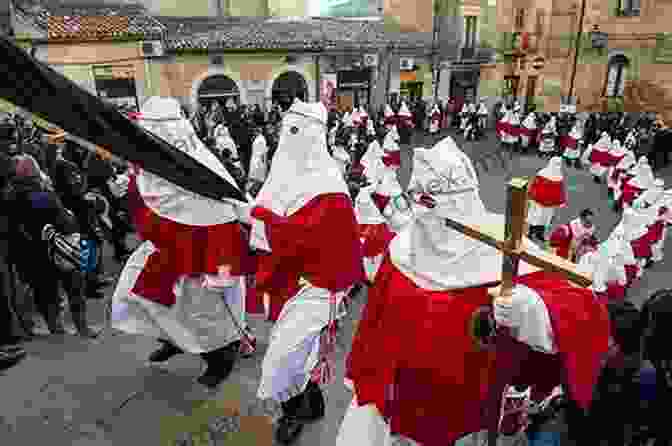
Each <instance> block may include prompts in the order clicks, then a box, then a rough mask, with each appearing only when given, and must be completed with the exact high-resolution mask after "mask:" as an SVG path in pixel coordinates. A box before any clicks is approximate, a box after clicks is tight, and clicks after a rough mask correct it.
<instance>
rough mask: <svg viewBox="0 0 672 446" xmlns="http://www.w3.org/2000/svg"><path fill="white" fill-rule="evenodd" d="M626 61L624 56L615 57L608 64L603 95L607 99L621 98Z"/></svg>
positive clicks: (623, 88)
mask: <svg viewBox="0 0 672 446" xmlns="http://www.w3.org/2000/svg"><path fill="white" fill-rule="evenodd" d="M627 67H628V60H627V59H626V58H625V57H624V56H616V57H614V58H613V59H612V61H611V63H610V64H609V68H608V70H609V71H608V72H607V85H606V91H605V95H606V96H607V97H623V92H624V91H625V70H626V69H627Z"/></svg>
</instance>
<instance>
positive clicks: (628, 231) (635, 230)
mask: <svg viewBox="0 0 672 446" xmlns="http://www.w3.org/2000/svg"><path fill="white" fill-rule="evenodd" d="M651 222H652V216H651V215H650V213H647V212H639V211H638V210H635V209H633V208H627V209H624V210H623V215H622V217H621V221H620V222H619V223H618V224H617V225H616V227H615V228H614V230H613V231H612V235H614V234H615V235H617V236H621V237H623V238H624V239H625V241H626V242H628V244H629V246H630V249H632V254H633V259H631V260H630V262H628V263H626V265H630V267H633V266H636V267H637V268H636V277H638V278H639V277H641V276H642V274H643V271H644V269H643V266H644V265H645V263H646V261H647V258H646V257H645V255H644V254H645V252H642V251H646V247H645V246H643V245H644V244H643V243H642V241H643V240H644V238H645V236H646V234H647V233H648V231H649V228H648V225H649V224H650V223H651ZM642 248H644V249H642ZM626 258H630V256H629V255H626ZM632 260H634V262H633V261H632Z"/></svg>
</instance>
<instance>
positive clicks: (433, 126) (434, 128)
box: [429, 105, 441, 134]
mask: <svg viewBox="0 0 672 446" xmlns="http://www.w3.org/2000/svg"><path fill="white" fill-rule="evenodd" d="M440 128H441V111H440V110H439V107H438V106H436V105H435V106H434V108H433V109H432V115H431V116H430V123H429V133H432V134H434V133H436V132H438V131H439V129H440Z"/></svg>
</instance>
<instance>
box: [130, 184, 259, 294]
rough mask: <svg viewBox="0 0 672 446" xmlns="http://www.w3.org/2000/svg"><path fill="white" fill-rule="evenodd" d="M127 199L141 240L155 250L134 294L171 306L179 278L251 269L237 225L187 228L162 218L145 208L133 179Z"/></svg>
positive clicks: (232, 273) (250, 260)
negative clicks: (175, 284) (223, 268)
mask: <svg viewBox="0 0 672 446" xmlns="http://www.w3.org/2000/svg"><path fill="white" fill-rule="evenodd" d="M128 197H129V204H130V208H131V211H132V212H131V214H132V218H133V222H134V223H135V227H136V228H137V229H138V233H139V235H140V237H141V238H142V239H143V240H149V241H151V242H152V243H153V244H154V246H155V248H156V250H157V251H156V252H155V253H153V254H152V255H151V256H150V257H149V259H148V260H147V264H146V265H145V268H144V269H143V271H142V272H141V273H140V276H139V277H138V280H137V281H136V283H135V286H134V288H133V292H134V293H135V294H137V295H139V296H141V297H144V298H146V299H148V300H151V301H152V302H157V303H160V304H163V305H167V306H171V305H173V304H174V303H175V295H174V294H173V285H174V283H175V281H176V280H177V279H178V278H179V277H180V276H182V275H186V274H204V273H208V274H216V273H218V272H219V267H220V266H226V265H228V266H229V267H230V268H231V269H230V271H229V272H230V274H231V275H233V276H241V275H245V274H248V273H250V272H251V271H252V270H253V265H254V260H253V259H252V257H251V256H250V252H249V248H248V237H247V235H246V234H245V232H244V231H243V229H242V227H241V225H240V223H238V222H233V223H227V224H221V225H212V226H190V225H184V224H180V223H176V222H174V221H172V220H169V219H167V218H164V217H161V216H159V215H158V214H156V213H155V212H154V211H152V210H151V209H150V208H149V207H147V206H146V205H145V202H144V200H143V199H142V197H141V196H140V193H139V191H138V188H137V183H136V179H135V176H132V177H131V181H130V184H129V189H128Z"/></svg>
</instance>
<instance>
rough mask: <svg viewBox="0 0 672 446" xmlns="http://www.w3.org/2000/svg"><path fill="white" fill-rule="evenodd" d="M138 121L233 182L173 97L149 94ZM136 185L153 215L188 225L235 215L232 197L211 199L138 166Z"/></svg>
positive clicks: (224, 220) (212, 222)
mask: <svg viewBox="0 0 672 446" xmlns="http://www.w3.org/2000/svg"><path fill="white" fill-rule="evenodd" d="M140 112H141V119H140V120H139V121H138V124H139V125H140V126H142V127H143V128H144V129H145V130H147V131H149V132H151V133H153V134H154V135H156V136H158V137H159V138H161V139H163V140H165V141H166V142H168V143H169V144H171V145H173V146H175V147H176V148H178V149H179V150H181V151H182V152H184V153H186V154H187V155H189V156H191V157H192V158H193V159H195V160H196V161H198V162H199V163H201V164H203V165H204V166H206V167H207V168H209V169H210V170H212V171H213V172H215V173H216V174H218V175H220V176H221V177H222V178H224V179H225V180H226V181H227V182H229V183H230V184H233V185H235V184H236V182H235V180H234V179H233V177H232V176H231V174H229V172H228V171H227V170H226V168H225V167H224V165H222V163H221V162H220V161H219V160H218V159H217V157H216V156H215V155H214V154H213V153H212V152H211V151H210V150H208V149H207V148H206V147H205V145H204V144H203V143H202V142H201V140H200V139H199V138H198V136H196V132H195V131H194V129H193V127H192V126H191V123H190V122H189V121H188V120H187V119H186V117H185V116H184V115H183V114H182V109H181V107H180V103H179V102H178V101H177V99H174V98H169V97H158V96H153V97H151V98H149V99H148V100H147V101H146V102H145V104H144V105H143V107H142V110H141V111H140ZM137 185H138V190H139V192H140V195H141V196H142V198H143V200H144V202H145V205H146V206H147V207H148V208H150V209H151V210H152V211H153V212H155V213H156V214H157V215H159V216H161V217H164V218H167V219H169V220H172V221H174V222H177V223H181V224H185V225H190V226H211V225H218V224H224V223H229V222H232V221H234V220H236V219H237V213H236V207H237V206H241V205H243V203H240V202H237V201H235V200H226V201H224V202H220V201H215V200H212V199H209V198H205V197H202V196H200V195H197V194H194V193H193V192H190V191H187V190H185V189H183V188H181V187H179V186H177V185H175V184H173V183H171V182H169V181H168V180H164V179H163V178H161V177H158V176H156V175H154V174H152V173H150V172H147V171H146V170H141V173H140V175H138V177H137Z"/></svg>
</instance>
